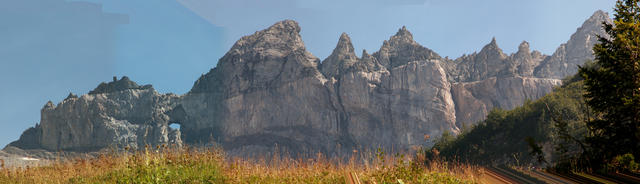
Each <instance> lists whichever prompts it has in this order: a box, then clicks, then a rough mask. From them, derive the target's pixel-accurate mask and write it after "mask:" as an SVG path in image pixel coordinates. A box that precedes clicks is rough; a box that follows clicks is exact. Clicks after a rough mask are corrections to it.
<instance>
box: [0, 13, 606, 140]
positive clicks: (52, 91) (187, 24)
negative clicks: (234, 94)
mask: <svg viewBox="0 0 640 184" xmlns="http://www.w3.org/2000/svg"><path fill="white" fill-rule="evenodd" d="M614 4H615V1H614V0H521V1H513V0H486V1H477V0H458V1H445V0H354V1H348V0H74V1H66V0H0V86H2V88H0V102H1V103H0V126H2V128H1V129H0V135H1V136H0V145H5V144H7V143H9V142H10V141H13V140H16V139H17V138H18V137H19V136H20V134H21V133H22V131H23V130H25V129H26V128H28V127H30V126H34V125H35V124H36V123H38V122H39V121H40V109H41V108H42V106H43V105H44V104H45V103H46V102H47V101H48V100H51V101H53V102H54V103H56V104H57V103H59V102H60V101H61V100H62V99H64V98H65V97H66V96H67V94H68V93H69V92H73V93H75V94H79V95H82V94H85V93H87V92H88V91H89V90H91V89H93V88H95V87H96V86H97V85H98V84H99V83H100V82H103V81H109V80H111V77H112V76H114V75H117V76H122V75H127V76H129V77H130V78H131V79H132V80H134V81H136V82H138V83H139V84H153V86H154V87H155V89H156V90H158V91H160V92H163V93H167V92H173V93H177V94H183V93H185V92H187V91H188V90H189V89H190V88H191V86H192V85H193V82H194V81H195V80H196V79H197V78H198V77H199V76H200V75H201V74H204V73H206V72H207V71H209V69H211V68H212V67H214V66H215V64H216V62H217V60H218V59H219V58H220V57H221V56H222V55H224V53H225V52H226V51H227V50H228V49H229V48H230V47H231V45H232V44H233V43H234V42H235V41H236V40H237V39H239V38H240V37H241V36H244V35H249V34H252V33H254V32H256V31H258V30H261V29H264V28H266V27H268V26H270V25H271V24H273V23H275V22H277V21H280V20H283V19H293V20H296V21H298V22H299V24H300V26H301V27H302V31H301V34H302V39H303V40H304V42H305V44H306V46H307V48H308V50H309V51H310V52H311V53H313V54H314V55H315V56H317V57H319V58H321V59H324V58H325V57H327V56H328V55H329V54H330V53H331V51H332V50H333V48H334V47H335V45H336V42H337V41H338V38H339V36H340V34H341V33H342V32H346V33H348V34H349V35H350V36H351V38H352V41H353V44H354V46H355V48H356V49H357V50H358V52H357V54H358V55H359V54H360V53H361V52H360V51H361V50H362V49H366V50H367V51H368V52H369V53H373V52H375V51H377V50H378V48H379V47H380V46H381V45H382V41H383V40H386V39H388V38H389V37H390V36H391V35H393V34H395V32H396V31H397V30H398V28H400V27H402V26H403V25H405V26H407V28H408V29H409V31H411V32H412V33H413V35H414V38H415V39H416V41H417V42H418V43H420V44H422V45H424V46H425V47H428V48H431V49H433V50H434V51H436V52H438V53H439V54H440V55H442V56H449V57H450V58H456V57H459V56H461V55H462V54H469V53H473V52H474V51H479V50H480V48H482V46H484V45H485V44H487V43H489V41H490V40H491V38H492V37H496V39H497V42H498V45H499V46H500V47H501V48H502V49H503V50H504V51H505V52H507V53H512V52H515V50H516V49H517V46H518V44H519V43H520V42H522V41H523V40H526V41H528V42H530V45H531V48H532V49H536V50H540V51H542V52H543V53H545V54H549V55H550V54H552V53H553V51H554V50H555V49H556V48H557V47H558V46H559V45H560V44H561V43H563V42H566V41H567V40H568V39H569V36H570V35H571V34H572V33H573V32H575V30H576V28H578V27H579V26H580V25H581V24H582V22H583V21H584V20H586V19H587V18H588V17H589V16H591V14H592V13H593V12H595V11H596V10H598V9H601V10H604V11H607V12H611V10H612V7H613V5H614Z"/></svg>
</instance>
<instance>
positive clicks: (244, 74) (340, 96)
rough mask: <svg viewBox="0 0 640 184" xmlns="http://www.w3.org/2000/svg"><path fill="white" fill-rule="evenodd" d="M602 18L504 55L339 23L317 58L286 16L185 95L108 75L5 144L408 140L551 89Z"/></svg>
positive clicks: (251, 145) (314, 146)
mask: <svg viewBox="0 0 640 184" xmlns="http://www.w3.org/2000/svg"><path fill="white" fill-rule="evenodd" d="M603 21H609V19H608V17H607V15H606V13H604V12H601V11H598V12H596V13H595V14H594V15H593V16H592V17H591V18H589V19H588V20H587V21H586V22H585V23H584V24H583V25H582V26H581V27H580V28H579V29H578V30H577V32H576V33H574V34H573V35H572V36H571V39H570V40H569V41H568V42H567V43H566V44H563V45H561V46H560V47H559V48H558V51H556V53H554V54H553V55H551V56H547V55H543V54H542V53H540V52H539V51H535V50H534V51H532V50H531V49H530V45H529V43H528V42H526V41H523V42H522V43H521V44H520V46H519V47H518V51H517V52H516V53H512V54H505V53H503V51H502V49H500V47H499V46H498V44H497V42H496V40H495V38H494V39H493V40H491V41H490V43H489V44H487V45H486V46H484V47H483V48H482V49H481V50H480V51H479V52H477V53H472V54H469V55H464V56H462V57H460V58H457V59H455V60H450V59H447V58H442V57H440V56H439V55H438V54H437V53H436V52H434V51H432V50H430V49H428V48H426V47H424V46H422V45H420V44H418V43H417V42H416V41H415V40H414V39H413V35H412V33H411V32H409V31H408V29H407V28H406V27H402V28H401V29H399V30H398V31H397V33H396V34H395V35H393V36H391V37H390V38H389V39H388V40H385V41H384V42H383V43H382V46H381V47H380V49H379V50H378V51H376V52H374V53H373V54H369V53H368V52H367V51H362V54H361V55H360V57H358V56H357V55H356V52H355V50H354V47H353V44H352V43H351V39H350V38H349V35H347V34H346V33H343V34H342V35H340V37H339V38H338V43H337V44H336V47H335V49H334V50H333V52H332V54H331V55H330V56H329V57H327V58H326V59H324V61H321V60H320V59H318V58H317V57H315V56H314V55H313V54H311V53H310V52H308V51H307V50H306V48H305V45H304V43H303V41H302V37H301V36H300V34H299V33H300V30H301V28H300V27H299V26H298V23H296V22H295V21H291V20H285V21H281V22H278V23H276V24H274V25H272V26H270V27H269V28H267V29H264V30H261V31H258V32H256V33H255V34H252V35H249V36H245V37H242V38H241V39H240V40H238V41H237V42H236V43H235V44H234V45H233V46H232V48H231V49H230V50H229V51H228V52H227V53H226V54H225V55H224V56H223V57H222V58H220V60H219V61H218V62H217V65H216V66H215V67H214V68H213V69H211V70H210V71H209V72H208V73H206V74H204V75H202V76H201V77H200V78H199V79H197V80H196V82H195V83H194V85H193V88H192V89H191V90H190V91H189V92H188V93H187V94H184V95H174V94H160V93H158V92H156V91H155V90H154V89H153V87H151V86H150V85H145V86H139V85H137V84H136V83H135V82H133V81H131V80H129V78H126V77H123V78H122V79H120V80H117V79H114V81H112V82H109V83H102V84H100V85H99V86H98V87H97V88H96V89H94V90H93V91H91V92H89V94H85V95H82V96H80V97H78V96H76V95H72V94H70V95H69V97H68V98H67V99H65V100H63V101H62V102H60V103H58V104H57V105H54V104H53V103H52V102H49V103H47V104H46V105H45V106H44V108H43V109H42V110H41V120H40V123H39V124H37V125H36V126H35V127H32V128H30V129H28V130H26V131H25V132H24V133H23V135H22V136H21V138H20V139H19V140H17V141H15V142H13V143H11V144H10V145H9V146H8V147H10V148H11V149H15V148H19V149H27V150H28V149H44V150H48V151H59V150H63V151H74V152H91V151H96V150H101V149H106V148H112V147H117V148H122V147H127V146H128V147H132V148H140V147H142V146H144V145H146V144H149V145H161V144H177V145H181V144H183V143H184V144H191V145H201V144H209V143H215V144H219V145H221V146H222V147H223V148H225V149H226V150H227V151H228V152H229V153H231V154H234V155H252V154H263V153H268V152H271V151H273V149H276V148H277V149H280V150H286V151H287V152H289V153H293V154H294V155H295V154H298V153H315V152H323V153H325V154H336V153H350V152H351V150H353V149H375V148H378V147H382V148H385V149H393V150H396V151H401V150H409V149H411V148H412V147H415V146H425V145H427V144H428V142H427V141H425V137H426V135H430V136H438V135H441V134H442V132H445V131H448V132H453V133H457V132H459V130H460V129H461V128H462V127H463V126H467V125H471V124H474V123H476V122H479V121H481V120H483V119H484V118H485V117H486V115H487V113H488V112H489V111H490V110H491V109H492V108H503V109H512V108H515V107H517V106H520V105H522V104H523V102H524V101H525V100H527V99H531V100H533V99H537V98H540V97H542V96H544V95H545V94H547V93H549V92H551V91H552V89H553V87H554V86H557V85H560V84H561V79H562V78H563V77H564V76H567V75H569V74H573V73H575V72H576V68H577V66H578V65H580V64H582V63H584V61H585V60H588V59H592V58H593V56H592V55H591V54H590V53H591V47H592V46H593V44H594V43H595V42H594V40H595V38H596V35H603V34H604V32H603V30H602V29H601V28H600V27H599V26H600V23H601V22H603ZM173 123H175V124H180V125H181V127H180V129H179V130H174V129H171V128H170V127H169V125H170V124H173Z"/></svg>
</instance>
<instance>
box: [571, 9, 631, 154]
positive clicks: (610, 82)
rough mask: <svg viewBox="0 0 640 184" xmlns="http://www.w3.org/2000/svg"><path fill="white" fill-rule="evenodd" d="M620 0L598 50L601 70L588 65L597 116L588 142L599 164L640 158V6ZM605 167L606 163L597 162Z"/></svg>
mask: <svg viewBox="0 0 640 184" xmlns="http://www.w3.org/2000/svg"><path fill="white" fill-rule="evenodd" d="M638 5H639V4H638V0H624V1H623V0H619V1H618V2H617V3H616V7H615V9H614V10H615V17H614V21H613V24H608V23H603V24H604V29H605V31H606V32H607V35H601V36H600V37H599V41H600V43H598V44H596V45H595V46H594V48H593V51H594V55H595V60H596V65H597V66H596V67H583V68H581V69H580V75H581V76H582V77H584V79H585V83H584V84H585V89H586V91H587V92H586V93H585V95H584V96H585V100H586V103H587V104H588V105H589V106H590V107H591V108H592V109H593V110H594V112H595V113H596V114H595V115H593V116H592V117H593V118H591V119H589V120H588V122H587V127H588V128H589V135H588V137H587V142H588V143H589V144H590V146H591V147H592V148H593V151H594V153H595V154H593V156H594V157H597V158H596V160H599V161H602V162H607V161H610V160H611V159H612V158H614V157H615V156H616V155H622V154H625V153H632V154H633V155H634V156H635V157H636V158H639V157H640V7H639V6H638ZM595 164H597V165H600V166H602V163H595Z"/></svg>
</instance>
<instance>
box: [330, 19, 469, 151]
mask: <svg viewBox="0 0 640 184" xmlns="http://www.w3.org/2000/svg"><path fill="white" fill-rule="evenodd" d="M341 40H342V39H341ZM400 42H405V43H412V44H407V45H402V44H393V45H394V46H395V47H392V46H390V45H383V48H384V49H387V50H396V51H399V50H401V49H399V48H396V47H403V48H404V49H407V50H411V52H414V53H429V52H431V51H430V50H428V49H426V48H424V47H422V46H420V45H418V44H415V41H413V38H412V37H411V33H409V31H407V30H406V28H403V29H401V30H399V31H398V33H397V34H396V35H395V36H393V37H391V38H390V40H388V41H385V43H400ZM348 44H349V45H350V44H351V43H348ZM349 55H355V53H350V54H349ZM376 55H377V56H378V57H379V58H376V57H373V56H371V55H369V54H368V53H367V52H366V51H363V53H362V58H360V59H357V61H356V62H355V63H354V64H352V65H351V66H350V67H349V68H347V69H344V71H346V72H343V73H342V75H338V76H337V81H336V83H335V84H334V86H335V87H334V89H336V94H337V97H338V100H339V101H338V102H339V104H340V106H341V107H342V109H343V111H344V114H346V117H347V122H348V123H347V124H346V126H347V129H348V137H350V138H351V139H352V140H353V141H354V142H355V143H356V145H358V146H359V147H362V148H365V149H375V148H377V147H383V148H388V149H391V148H395V149H407V148H410V147H411V146H423V145H425V141H424V135H425V134H432V135H440V134H441V133H442V132H444V131H449V132H458V128H457V127H456V126H455V106H454V104H453V100H452V97H451V95H450V93H449V91H450V89H451V85H450V83H449V81H448V80H447V74H446V72H445V70H444V69H443V67H442V66H441V63H440V61H439V60H437V59H427V58H426V57H425V58H421V57H418V58H416V57H404V55H402V54H395V56H393V58H394V61H397V62H402V63H403V64H400V65H398V66H396V67H392V65H393V64H391V65H389V66H387V67H385V66H384V65H383V64H382V63H380V62H379V61H380V60H381V59H386V58H387V57H386V56H381V55H380V54H376ZM329 57H330V58H331V57H332V56H329ZM414 59H417V60H414Z"/></svg>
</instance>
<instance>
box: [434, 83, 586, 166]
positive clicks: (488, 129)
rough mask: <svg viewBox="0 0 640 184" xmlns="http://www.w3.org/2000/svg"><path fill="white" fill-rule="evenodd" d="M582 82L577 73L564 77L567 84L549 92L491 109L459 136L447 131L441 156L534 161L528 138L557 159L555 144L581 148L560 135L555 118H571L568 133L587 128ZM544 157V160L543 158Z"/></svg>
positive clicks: (579, 132)
mask: <svg viewBox="0 0 640 184" xmlns="http://www.w3.org/2000/svg"><path fill="white" fill-rule="evenodd" d="M583 93H584V90H583V82H582V81H581V80H580V78H578V77H572V78H569V79H566V80H565V84H564V85H563V86H561V87H558V88H556V89H554V91H553V92H552V93H550V94H547V95H546V96H544V97H542V98H540V99H538V100H536V101H534V102H532V101H527V102H525V103H524V105H523V106H521V107H517V108H515V109H513V110H508V111H507V110H501V109H494V110H492V111H491V112H490V113H489V115H488V116H487V119H486V120H485V121H482V122H480V123H479V124H477V125H475V126H474V127H472V128H470V129H469V130H465V131H463V133H461V134H460V135H459V136H458V137H457V138H453V136H450V135H448V134H447V135H445V136H443V138H441V139H440V140H439V141H438V142H437V143H436V144H435V146H434V148H435V149H437V150H438V151H439V152H440V155H441V156H444V157H445V158H449V159H458V160H461V161H467V162H471V163H478V164H492V163H496V164H503V163H510V164H518V165H525V164H535V163H538V162H539V159H538V158H537V157H535V156H534V155H533V154H531V152H532V151H534V150H532V149H531V147H530V146H529V144H528V143H527V141H526V140H527V139H530V140H533V141H534V142H535V143H536V144H537V145H541V147H542V150H540V151H542V152H544V154H545V156H546V158H545V159H551V160H558V159H560V157H561V156H562V155H559V154H557V153H556V152H557V151H555V149H559V148H558V147H557V146H554V145H564V146H565V147H569V148H571V149H569V150H576V149H578V150H579V149H580V148H577V147H578V146H579V145H578V144H577V143H575V142H574V141H571V140H566V139H562V138H561V137H559V136H557V135H558V134H557V132H558V131H559V130H558V128H559V127H558V126H557V123H556V122H554V121H553V119H554V118H561V119H562V120H564V121H566V122H568V123H567V126H568V127H567V130H569V134H570V135H573V136H574V137H577V136H578V135H582V134H584V133H585V132H586V129H585V125H584V118H585V115H586V114H587V113H586V110H587V107H586V106H585V104H584V101H583V97H582V95H583ZM540 161H541V160H540Z"/></svg>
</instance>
